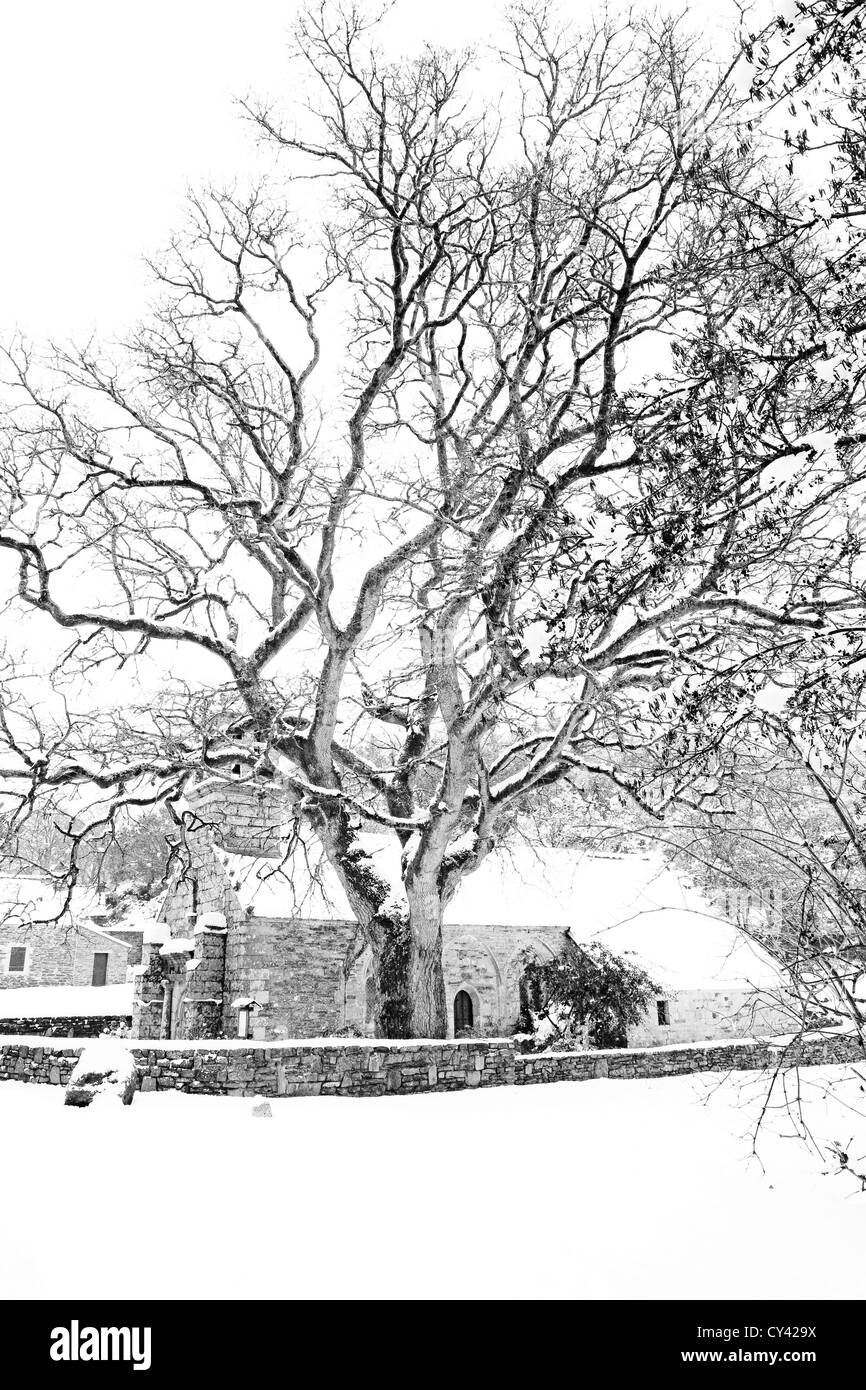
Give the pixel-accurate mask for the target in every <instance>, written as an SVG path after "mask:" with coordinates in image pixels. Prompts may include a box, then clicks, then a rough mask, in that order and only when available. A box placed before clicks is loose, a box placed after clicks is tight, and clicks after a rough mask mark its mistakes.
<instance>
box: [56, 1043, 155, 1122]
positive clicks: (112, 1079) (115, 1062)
mask: <svg viewBox="0 0 866 1390" xmlns="http://www.w3.org/2000/svg"><path fill="white" fill-rule="evenodd" d="M137 1080H138V1069H137V1067H136V1065H135V1059H134V1058H133V1056H132V1053H131V1052H130V1051H129V1049H128V1048H126V1047H124V1046H123V1044H122V1043H119V1042H118V1041H117V1040H116V1039H115V1038H99V1039H98V1041H96V1042H93V1043H88V1045H87V1047H85V1048H84V1050H83V1052H82V1053H81V1056H80V1057H79V1059H78V1061H77V1062H76V1064H75V1067H74V1069H73V1072H72V1075H71V1076H70V1078H69V1081H68V1083H67V1086H66V1094H65V1096H64V1104H66V1105H77V1106H84V1105H90V1104H91V1102H92V1101H94V1100H95V1099H96V1098H97V1097H103V1096H113V1097H115V1098H116V1099H117V1100H119V1101H122V1102H123V1104H124V1105H130V1104H131V1103H132V1097H133V1095H134V1094H135V1088H136V1083H137Z"/></svg>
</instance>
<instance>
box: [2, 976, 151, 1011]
mask: <svg viewBox="0 0 866 1390" xmlns="http://www.w3.org/2000/svg"><path fill="white" fill-rule="evenodd" d="M131 1013H132V985H130V984H126V985H23V986H22V987H21V988H17V989H0V1018H107V1017H118V1018H125V1017H126V1016H127V1015H129V1014H131Z"/></svg>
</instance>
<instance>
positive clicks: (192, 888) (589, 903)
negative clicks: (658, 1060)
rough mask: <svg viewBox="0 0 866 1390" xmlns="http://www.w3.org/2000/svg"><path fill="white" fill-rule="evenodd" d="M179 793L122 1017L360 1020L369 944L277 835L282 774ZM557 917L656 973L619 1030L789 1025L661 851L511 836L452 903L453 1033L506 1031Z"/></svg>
mask: <svg viewBox="0 0 866 1390" xmlns="http://www.w3.org/2000/svg"><path fill="white" fill-rule="evenodd" d="M189 806H190V809H191V810H193V811H194V812H195V815H196V818H197V820H196V828H195V829H193V831H192V832H191V833H190V836H189V844H190V861H191V862H190V863H189V865H188V866H187V867H186V868H184V869H183V870H180V869H179V870H178V871H177V873H176V875H175V879H174V881H173V882H172V883H171V884H170V886H169V890H168V893H167V895H166V898H165V902H164V905H163V908H162V911H161V914H160V919H159V921H157V922H154V923H153V924H152V927H151V929H150V930H149V931H148V932H147V933H146V934H145V939H144V942H143V945H142V958H141V963H140V964H139V965H137V966H136V967H135V968H134V972H133V973H134V978H135V990H134V1000H133V1033H134V1034H135V1035H136V1036H139V1037H142V1038H159V1037H214V1036H221V1035H222V1036H226V1037H238V1036H240V1037H245V1036H250V1037H253V1038H259V1039H286V1038H308V1037H321V1036H329V1035H332V1034H334V1033H338V1032H341V1031H345V1030H347V1029H348V1030H352V1031H354V1032H361V1033H366V1034H369V1035H372V1032H373V984H372V979H371V961H370V957H369V952H368V951H367V949H366V948H365V947H364V944H363V941H362V939H361V937H360V934H359V930H358V927H357V924H356V923H355V921H354V920H353V918H352V914H351V911H350V909H349V905H348V903H347V901H346V899H345V896H344V894H343V892H342V889H341V887H340V885H339V882H338V881H337V879H336V876H335V875H334V874H333V872H332V871H331V870H330V868H329V866H328V865H327V863H326V862H325V861H324V859H323V857H322V855H321V853H320V852H319V851H318V849H317V847H316V844H315V842H314V841H313V840H307V841H302V840H298V839H297V838H295V839H294V840H293V841H292V842H290V841H289V839H288V836H287V831H286V823H287V820H288V812H287V806H286V802H285V800H284V799H283V798H282V797H281V795H280V793H279V792H278V790H277V789H276V788H275V787H274V786H273V785H271V784H262V785H254V784H253V783H251V782H249V781H226V780H217V779H213V780H210V781H206V782H202V783H200V784H199V785H198V786H197V788H196V789H195V790H194V792H193V793H192V794H191V796H190V797H189ZM366 840H367V847H368V848H369V850H370V852H371V853H372V855H373V857H374V861H375V864H376V868H377V870H378V872H380V873H381V874H383V875H384V876H385V877H386V879H387V880H388V881H391V882H395V883H396V881H397V872H398V847H397V845H396V842H392V840H391V839H390V838H386V837H379V836H376V835H368V836H367V837H366ZM290 843H291V848H290ZM566 933H569V934H570V935H571V936H572V938H574V939H575V940H578V941H590V940H598V941H602V942H604V943H605V944H607V945H608V946H609V947H610V948H611V949H612V950H614V951H616V952H618V953H619V954H631V955H632V956H633V957H634V959H635V961H636V962H638V963H640V964H642V965H643V966H644V967H645V968H646V969H647V971H648V973H649V974H650V975H651V977H652V978H653V979H654V980H655V981H656V982H657V983H658V985H659V994H658V998H657V999H656V1000H655V1001H654V1003H653V1005H652V1007H651V1009H650V1011H649V1013H648V1015H647V1017H646V1018H645V1019H644V1021H643V1022H642V1023H641V1024H640V1025H639V1026H638V1027H637V1028H635V1029H634V1030H632V1035H630V1037H629V1042H630V1043H632V1044H634V1045H638V1044H640V1045H647V1044H660V1043H668V1042H670V1043H674V1042H683V1041H699V1040H702V1039H715V1038H724V1037H738V1036H748V1035H750V1034H766V1033H772V1032H776V1033H778V1032H781V1031H785V1030H786V1025H787V1027H788V1028H790V1017H789V1015H788V1014H787V1012H786V1010H785V1005H784V997H783V983H782V981H781V979H780V976H779V973H778V970H777V969H776V967H775V966H774V964H773V962H772V960H771V959H770V957H769V956H768V955H766V953H765V952H763V951H761V950H760V949H759V948H757V947H755V946H754V945H753V944H752V943H751V942H750V941H749V940H748V939H747V938H746V937H744V936H743V935H742V934H741V933H740V932H739V931H738V930H737V929H736V928H735V927H733V926H732V925H731V924H730V923H728V922H725V921H723V920H720V919H719V918H718V916H717V915H716V914H715V913H714V910H713V909H712V907H711V906H710V905H708V904H707V903H706V902H705V901H704V900H703V899H701V898H700V895H699V894H698V893H697V892H696V890H695V889H694V888H693V887H691V886H690V885H689V884H687V883H685V882H683V881H681V880H680V878H679V877H678V876H677V875H676V874H674V873H673V872H672V871H671V870H670V868H668V867H666V866H665V865H664V864H662V863H661V862H660V861H657V860H652V859H649V858H641V857H640V856H636V855H631V856H618V857H614V856H609V857H602V856H593V857H590V856H586V855H584V856H581V855H579V854H576V853H575V852H573V851H570V850H544V851H540V850H538V851H529V850H524V851H521V852H520V853H519V854H495V855H492V856H490V858H488V860H487V861H485V863H484V864H483V865H482V867H481V868H480V869H479V870H478V871H477V872H476V873H474V874H472V875H470V876H468V877H467V878H466V879H465V880H464V882H463V885H462V886H461V888H460V890H459V891H458V893H457V895H456V896H455V898H454V900H453V902H452V903H451V905H450V907H449V909H448V912H447V914H446V919H445V925H444V953H443V959H444V974H445V982H446V990H447V1003H448V1019H449V1034H450V1035H454V1034H455V1033H463V1032H467V1031H471V1032H473V1033H476V1034H478V1035H482V1036H489V1037H495V1036H501V1035H507V1034H509V1033H512V1032H513V1031H514V1029H515V1026H516V1023H517V1018H518V1014H519V1011H520V1002H521V979H522V975H523V969H524V960H525V954H526V952H527V951H528V952H530V953H533V954H535V955H537V956H540V957H550V956H552V955H553V954H555V953H556V952H557V951H558V950H559V949H560V948H561V946H562V944H563V941H564V937H565V934H566Z"/></svg>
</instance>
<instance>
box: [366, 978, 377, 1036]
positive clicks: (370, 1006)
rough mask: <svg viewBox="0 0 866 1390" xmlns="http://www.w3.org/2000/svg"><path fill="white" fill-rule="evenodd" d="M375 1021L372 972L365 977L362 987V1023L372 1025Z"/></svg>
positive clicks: (374, 990)
mask: <svg viewBox="0 0 866 1390" xmlns="http://www.w3.org/2000/svg"><path fill="white" fill-rule="evenodd" d="M375 1021H376V977H375V975H374V974H373V972H372V970H371V971H370V973H369V975H368V976H367V982H366V984H365V985H364V1022H365V1023H374V1022H375Z"/></svg>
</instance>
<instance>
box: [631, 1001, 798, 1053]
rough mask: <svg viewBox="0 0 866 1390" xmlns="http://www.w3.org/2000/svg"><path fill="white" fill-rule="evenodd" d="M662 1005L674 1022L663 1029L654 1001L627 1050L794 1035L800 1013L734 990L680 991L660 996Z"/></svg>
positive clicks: (633, 1031) (780, 1003) (793, 1003)
mask: <svg viewBox="0 0 866 1390" xmlns="http://www.w3.org/2000/svg"><path fill="white" fill-rule="evenodd" d="M658 999H661V1000H664V1002H666V1003H667V1006H668V1016H669V1018H670V1022H669V1023H667V1024H663V1023H659V1021H658V1010H657V1007H656V1004H657V1001H656V1000H653V1001H652V1003H651V1004H650V1006H649V1009H648V1010H647V1013H646V1014H645V1016H644V1018H643V1019H642V1020H641V1021H640V1023H638V1024H636V1025H635V1026H634V1027H632V1028H629V1029H628V1033H627V1037H628V1045H629V1047H659V1046H665V1047H667V1046H669V1045H671V1044H675V1043H686V1042H703V1041H704V1040H705V1039H706V1038H743V1037H767V1036H768V1035H773V1034H775V1033H788V1032H794V1031H795V1029H796V1027H797V1021H798V1017H799V1013H800V1009H799V1006H798V1004H797V1001H796V1000H792V1001H791V1004H790V1005H788V1006H786V1005H785V1002H784V1000H783V999H782V998H781V997H775V996H773V995H771V994H770V993H768V992H766V991H758V990H754V989H734V988H733V987H732V986H720V987H719V988H718V989H682V990H678V991H677V992H675V993H673V992H672V993H665V994H660V995H659V996H658Z"/></svg>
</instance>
